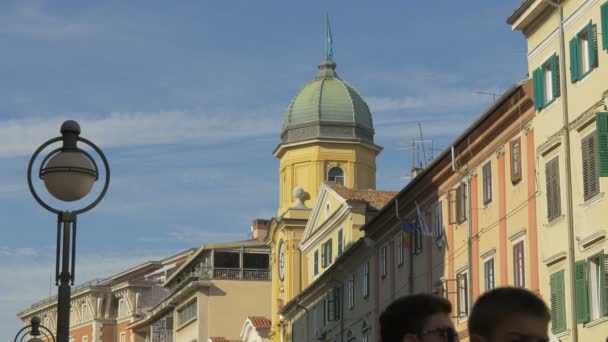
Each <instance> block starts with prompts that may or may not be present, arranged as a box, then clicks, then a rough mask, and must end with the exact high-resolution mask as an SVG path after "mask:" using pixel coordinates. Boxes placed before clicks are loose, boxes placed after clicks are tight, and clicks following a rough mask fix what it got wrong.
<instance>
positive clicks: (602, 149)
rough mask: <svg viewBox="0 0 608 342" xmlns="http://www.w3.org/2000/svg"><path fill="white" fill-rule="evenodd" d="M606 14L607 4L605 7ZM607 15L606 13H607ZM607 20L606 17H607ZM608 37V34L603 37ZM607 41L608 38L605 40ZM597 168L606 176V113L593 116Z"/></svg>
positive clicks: (607, 164)
mask: <svg viewBox="0 0 608 342" xmlns="http://www.w3.org/2000/svg"><path fill="white" fill-rule="evenodd" d="M606 12H608V4H607V6H606ZM607 15H608V13H607ZM607 20H608V17H607ZM606 32H608V31H606ZM604 36H605V37H608V34H606V35H604ZM606 39H608V38H606ZM595 125H596V131H595V132H596V136H597V154H598V168H599V175H600V177H606V176H608V113H606V112H601V113H597V114H596V116H595Z"/></svg>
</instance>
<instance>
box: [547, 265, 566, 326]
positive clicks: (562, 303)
mask: <svg viewBox="0 0 608 342" xmlns="http://www.w3.org/2000/svg"><path fill="white" fill-rule="evenodd" d="M549 282H550V286H551V332H553V334H559V333H561V332H564V331H566V285H565V282H564V270H561V271H559V272H556V273H553V274H551V278H550V281H549Z"/></svg>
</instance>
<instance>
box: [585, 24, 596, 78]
mask: <svg viewBox="0 0 608 342" xmlns="http://www.w3.org/2000/svg"><path fill="white" fill-rule="evenodd" d="M587 39H588V40H589V44H587V46H588V47H589V65H590V66H591V68H595V67H597V49H596V46H597V35H596V34H595V30H594V25H593V23H592V22H591V21H589V24H587Z"/></svg>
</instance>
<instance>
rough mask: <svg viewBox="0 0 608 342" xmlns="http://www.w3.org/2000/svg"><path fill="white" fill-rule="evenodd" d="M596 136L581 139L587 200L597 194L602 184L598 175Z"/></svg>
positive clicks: (585, 197)
mask: <svg viewBox="0 0 608 342" xmlns="http://www.w3.org/2000/svg"><path fill="white" fill-rule="evenodd" d="M596 140H597V139H596V136H595V135H593V134H591V135H588V136H586V137H585V138H584V139H583V140H582V141H581V150H582V151H581V152H582V157H583V194H584V199H585V201H586V200H588V199H590V198H592V197H593V196H595V195H597V193H598V192H599V188H600V184H599V178H598V175H597V162H596V155H597V153H596V150H597V147H596V145H597V144H596Z"/></svg>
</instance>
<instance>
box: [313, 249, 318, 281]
mask: <svg viewBox="0 0 608 342" xmlns="http://www.w3.org/2000/svg"><path fill="white" fill-rule="evenodd" d="M314 262H315V264H314V274H315V276H316V275H318V274H319V250H318V249H317V250H316V251H315V261H314Z"/></svg>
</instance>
